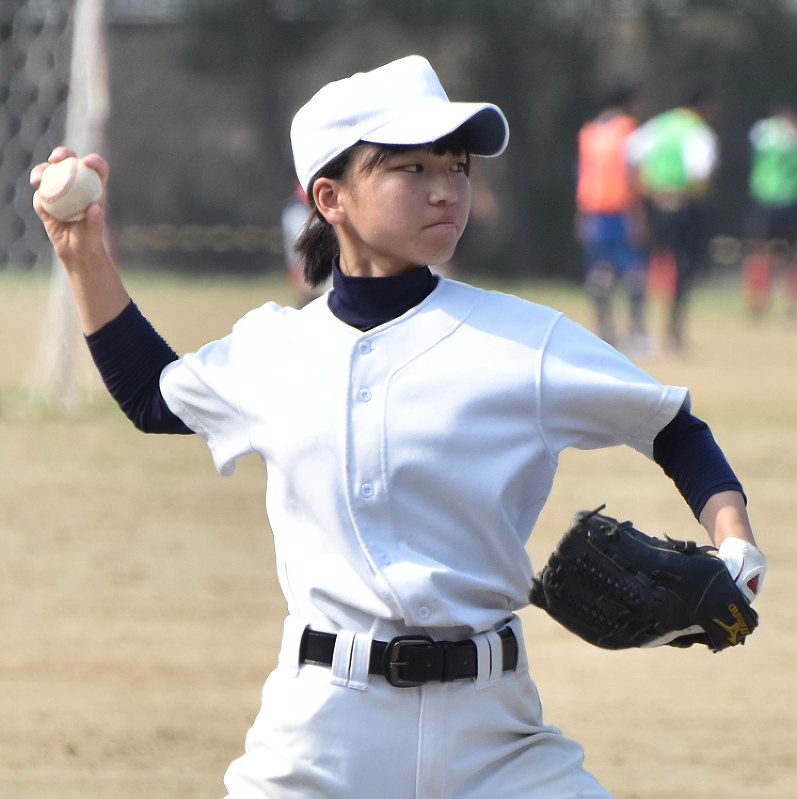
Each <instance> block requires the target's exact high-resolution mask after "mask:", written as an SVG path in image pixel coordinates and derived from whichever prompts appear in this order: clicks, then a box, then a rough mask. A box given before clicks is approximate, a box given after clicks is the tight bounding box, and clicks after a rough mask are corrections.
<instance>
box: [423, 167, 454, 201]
mask: <svg viewBox="0 0 797 799" xmlns="http://www.w3.org/2000/svg"><path fill="white" fill-rule="evenodd" d="M455 177H456V176H455V175H454V174H452V173H451V172H449V170H448V169H445V170H439V171H437V172H435V174H434V178H433V180H432V184H431V186H430V188H429V202H430V203H431V204H432V205H451V203H454V202H456V201H457V199H458V197H459V194H458V192H457V187H456V181H455Z"/></svg>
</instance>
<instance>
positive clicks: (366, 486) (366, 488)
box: [360, 483, 374, 499]
mask: <svg viewBox="0 0 797 799" xmlns="http://www.w3.org/2000/svg"><path fill="white" fill-rule="evenodd" d="M360 493H361V494H362V495H363V496H364V497H365V498H366V499H368V498H369V497H372V496H373V495H374V487H373V486H372V485H371V484H370V483H363V485H361V486H360Z"/></svg>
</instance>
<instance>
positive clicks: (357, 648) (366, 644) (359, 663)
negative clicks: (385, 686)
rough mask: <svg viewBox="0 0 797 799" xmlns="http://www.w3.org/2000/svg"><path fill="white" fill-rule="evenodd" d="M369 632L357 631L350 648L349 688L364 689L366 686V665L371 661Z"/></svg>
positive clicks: (371, 637)
mask: <svg viewBox="0 0 797 799" xmlns="http://www.w3.org/2000/svg"><path fill="white" fill-rule="evenodd" d="M372 641H373V636H372V635H371V634H370V633H357V634H356V635H355V636H354V644H353V646H352V650H351V668H350V670H349V688H355V689H356V690H358V691H364V690H365V689H366V688H367V687H368V666H369V665H370V663H371V642H372Z"/></svg>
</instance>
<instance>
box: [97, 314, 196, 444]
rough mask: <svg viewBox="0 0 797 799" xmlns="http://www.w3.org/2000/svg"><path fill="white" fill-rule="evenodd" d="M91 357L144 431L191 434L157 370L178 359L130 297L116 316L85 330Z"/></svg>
mask: <svg viewBox="0 0 797 799" xmlns="http://www.w3.org/2000/svg"><path fill="white" fill-rule="evenodd" d="M86 343H87V344H88V347H89V352H90V353H91V357H92V358H93V359H94V363H95V364H96V366H97V369H98V370H99V373H100V376H101V377H102V380H103V382H104V383H105V386H106V388H107V389H108V391H109V392H110V394H111V396H112V397H113V398H114V399H115V400H116V402H117V403H118V404H119V407H120V408H121V409H122V410H123V411H124V413H125V415H126V416H127V418H128V419H130V421H131V422H133V424H134V425H135V426H136V427H137V428H138V429H139V430H143V431H144V432H145V433H179V434H189V433H193V432H194V431H193V430H191V428H189V427H188V426H187V425H186V424H185V423H184V422H183V421H182V419H180V417H179V416H176V415H175V414H174V413H172V411H171V410H170V409H169V406H168V405H167V404H166V401H165V400H164V398H163V395H162V394H161V391H160V374H161V372H162V371H163V369H164V367H165V366H167V365H168V364H170V363H171V362H172V361H176V360H177V357H178V356H177V353H175V352H174V350H172V348H171V347H170V346H169V345H168V344H167V343H166V342H165V341H164V340H163V339H162V338H161V336H160V335H159V334H158V332H157V331H156V330H155V328H153V327H152V325H151V324H150V323H149V322H148V321H147V320H146V319H145V318H144V316H143V315H142V313H141V311H139V309H138V307H137V306H136V304H135V303H133V302H131V303H130V304H129V305H128V306H127V307H126V308H125V309H124V311H122V312H121V313H120V314H119V316H117V317H116V318H115V319H112V320H111V321H110V322H108V323H107V324H106V325H104V326H103V327H101V328H100V329H99V330H97V331H96V332H94V333H91V334H90V335H88V336H86Z"/></svg>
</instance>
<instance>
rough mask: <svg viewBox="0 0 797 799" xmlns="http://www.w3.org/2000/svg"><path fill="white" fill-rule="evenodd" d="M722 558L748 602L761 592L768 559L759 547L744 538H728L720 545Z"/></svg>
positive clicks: (718, 552) (719, 552)
mask: <svg viewBox="0 0 797 799" xmlns="http://www.w3.org/2000/svg"><path fill="white" fill-rule="evenodd" d="M717 556H718V557H719V558H721V559H722V560H723V561H724V562H725V565H726V566H727V567H728V571H729V572H730V573H731V577H733V579H734V582H735V583H736V585H737V586H738V587H739V590H740V591H741V592H742V593H743V594H744V596H745V599H747V601H748V602H752V601H753V600H754V599H755V598H756V597H757V596H758V595H759V594H760V593H761V586H762V585H763V583H764V576H765V575H766V572H767V559H766V558H765V557H764V553H763V552H761V550H760V549H758V547H756V546H754V545H753V544H751V543H750V542H749V541H745V540H744V539H742V538H726V539H725V540H724V541H723V542H722V543H721V544H720V546H719V550H718V551H717Z"/></svg>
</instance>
